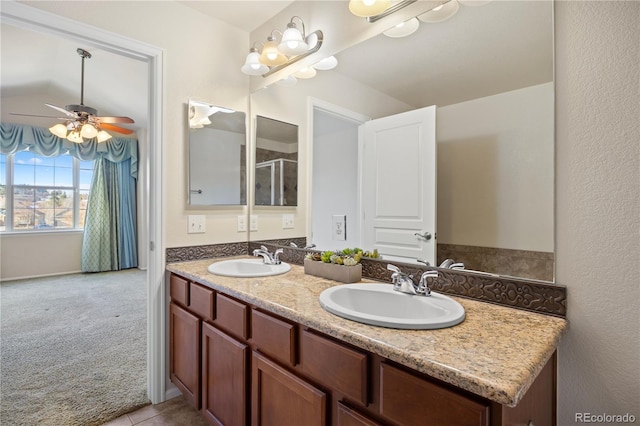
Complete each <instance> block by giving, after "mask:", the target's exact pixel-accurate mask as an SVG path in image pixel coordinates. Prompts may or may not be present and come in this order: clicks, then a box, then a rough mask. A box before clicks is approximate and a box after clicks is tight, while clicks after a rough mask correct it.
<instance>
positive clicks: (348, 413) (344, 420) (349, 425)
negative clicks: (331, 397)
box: [337, 402, 381, 426]
mask: <svg viewBox="0 0 640 426" xmlns="http://www.w3.org/2000/svg"><path fill="white" fill-rule="evenodd" d="M337 417H338V426H381V424H380V423H378V422H376V421H374V420H372V419H370V418H368V417H365V416H364V415H362V414H360V413H358V412H357V411H354V410H352V409H351V408H349V407H347V406H346V405H344V404H343V403H341V402H338V415H337Z"/></svg>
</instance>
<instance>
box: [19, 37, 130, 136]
mask: <svg viewBox="0 0 640 426" xmlns="http://www.w3.org/2000/svg"><path fill="white" fill-rule="evenodd" d="M76 52H78V55H80V57H81V58H82V78H81V82H80V105H66V106H65V107H64V108H61V107H58V106H55V105H51V104H46V103H45V105H46V106H48V107H49V108H53V109H55V110H56V111H58V112H61V113H63V114H64V117H52V116H47V115H33V114H17V113H12V115H22V116H28V117H47V118H56V119H58V120H64V123H59V124H56V125H54V126H52V127H50V128H49V130H50V131H51V133H53V134H54V135H56V136H58V137H60V138H66V139H68V140H69V141H71V142H75V143H82V142H84V140H85V139H92V138H97V139H98V142H104V141H107V140H109V139H111V135H110V134H109V133H107V132H106V130H111V131H113V132H118V133H122V134H125V135H129V134H131V133H133V130H129V129H126V128H124V127H120V126H116V125H114V123H135V122H134V121H133V120H132V119H131V118H129V117H99V116H98V111H97V110H96V109H95V108H91V107H90V106H87V105H85V104H84V60H85V59H89V58H91V53H89V52H87V51H86V50H84V49H81V48H78V49H76Z"/></svg>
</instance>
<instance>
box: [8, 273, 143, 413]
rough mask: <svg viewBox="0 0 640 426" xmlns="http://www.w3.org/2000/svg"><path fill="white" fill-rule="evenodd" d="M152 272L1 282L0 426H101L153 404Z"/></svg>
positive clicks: (74, 275) (77, 275) (75, 275)
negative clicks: (149, 341)
mask: <svg viewBox="0 0 640 426" xmlns="http://www.w3.org/2000/svg"><path fill="white" fill-rule="evenodd" d="M145 282H146V272H144V271H140V270H137V269H131V270H126V271H118V272H106V273H97V274H73V275H65V276H59V277H51V278H37V279H31V280H21V281H12V282H6V283H2V284H0V379H1V382H0V424H2V425H3V426H9V425H56V426H62V425H64V426H66V425H83V426H85V425H99V424H103V423H105V422H107V421H109V420H112V419H114V418H116V417H118V416H120V415H122V414H124V413H127V412H130V411H132V410H134V409H136V408H139V407H141V406H144V405H146V404H149V401H148V399H147V374H146V352H147V349H146V333H147V331H146V284H145Z"/></svg>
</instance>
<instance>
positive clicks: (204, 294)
mask: <svg viewBox="0 0 640 426" xmlns="http://www.w3.org/2000/svg"><path fill="white" fill-rule="evenodd" d="M189 293H190V294H189V310H190V311H192V312H193V313H194V314H196V315H198V316H200V317H201V318H202V319H203V320H205V321H213V320H214V318H215V311H214V307H215V293H214V291H213V290H212V289H210V288H207V287H203V286H201V285H198V284H194V283H189Z"/></svg>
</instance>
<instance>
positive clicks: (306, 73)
mask: <svg viewBox="0 0 640 426" xmlns="http://www.w3.org/2000/svg"><path fill="white" fill-rule="evenodd" d="M317 73H318V72H317V71H316V69H315V68H313V67H304V68H302V69H301V70H300V71H298V72H296V73H294V74H293V75H294V76H295V77H297V78H313V77H315V76H316V74H317Z"/></svg>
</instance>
